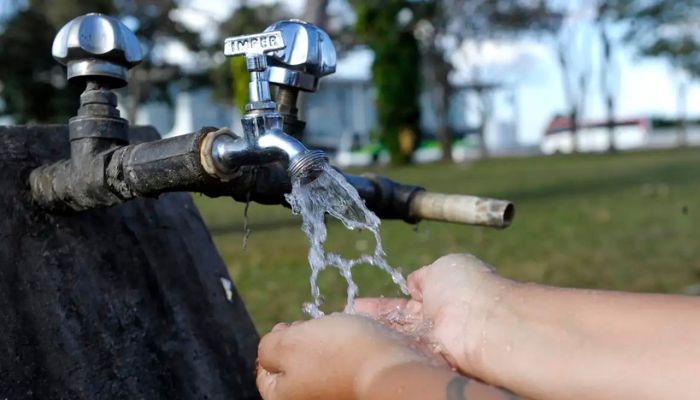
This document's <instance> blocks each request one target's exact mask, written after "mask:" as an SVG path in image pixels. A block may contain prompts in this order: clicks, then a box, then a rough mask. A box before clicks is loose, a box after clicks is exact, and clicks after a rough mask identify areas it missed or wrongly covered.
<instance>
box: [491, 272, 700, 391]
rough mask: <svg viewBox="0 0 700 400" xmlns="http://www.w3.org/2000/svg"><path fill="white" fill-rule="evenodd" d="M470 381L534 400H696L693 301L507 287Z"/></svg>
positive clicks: (697, 338) (698, 346) (697, 306)
mask: <svg viewBox="0 0 700 400" xmlns="http://www.w3.org/2000/svg"><path fill="white" fill-rule="evenodd" d="M487 315H488V316H487V318H486V320H485V321H484V322H483V326H484V330H483V331H482V334H483V336H484V343H483V345H482V347H481V348H480V349H479V350H478V351H479V354H477V358H478V359H479V365H478V368H479V371H477V372H478V375H479V376H480V377H483V378H484V379H486V380H488V381H489V382H491V383H494V384H498V385H502V386H506V387H509V388H510V389H513V390H516V391H517V392H519V393H523V394H525V395H527V396H529V397H532V398H538V399H542V400H545V399H566V398H576V399H619V398H637V399H657V398H674V399H684V398H688V399H690V398H693V399H696V398H700V389H699V388H700V386H698V385H697V377H698V375H697V371H698V365H700V361H698V360H700V334H699V333H698V332H700V299H697V298H690V297H681V296H662V295H641V294H627V293H616V292H603V291H590V290H577V289H559V288H551V287H545V286H539V285H529V284H513V285H512V287H509V288H508V290H507V292H505V291H504V293H503V294H502V299H500V301H495V302H494V304H493V306H492V310H491V312H490V313H488V314H487Z"/></svg>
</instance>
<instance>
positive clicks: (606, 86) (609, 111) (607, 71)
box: [599, 19, 617, 153]
mask: <svg viewBox="0 0 700 400" xmlns="http://www.w3.org/2000/svg"><path fill="white" fill-rule="evenodd" d="M599 25H600V41H601V44H602V48H603V65H602V68H601V69H600V73H601V77H600V84H601V93H603V96H604V102H605V110H606V126H607V130H608V152H609V153H614V152H616V151H617V147H616V144H615V98H614V96H615V87H614V85H613V79H614V70H613V68H614V66H613V59H612V51H613V43H612V41H611V40H610V35H608V31H607V27H606V25H605V21H604V20H602V19H601V20H599Z"/></svg>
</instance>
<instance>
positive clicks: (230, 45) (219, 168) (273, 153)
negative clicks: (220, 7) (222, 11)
mask: <svg viewBox="0 0 700 400" xmlns="http://www.w3.org/2000/svg"><path fill="white" fill-rule="evenodd" d="M288 23H289V24H297V25H300V26H304V28H306V26H305V25H310V24H306V23H303V22H301V21H298V22H295V21H288ZM278 24H279V23H278ZM310 26H311V27H313V29H315V30H318V31H319V32H323V31H321V30H320V29H319V28H316V27H315V26H313V25H310ZM273 27H274V25H273ZM323 35H326V34H325V32H324V33H323ZM285 36H286V37H288V38H290V36H289V35H287V34H284V35H283V31H280V30H274V29H268V30H266V31H265V32H263V33H257V34H252V35H244V36H236V37H231V38H228V39H226V40H225V42H224V55H225V56H227V57H237V56H245V58H246V66H247V69H248V72H249V73H250V83H249V85H248V88H249V97H250V100H249V103H248V104H247V105H246V107H245V110H246V114H245V115H244V116H243V118H242V119H241V122H242V125H243V137H237V136H236V135H234V134H233V133H232V132H231V131H229V130H227V129H222V130H220V131H218V132H217V133H215V134H213V135H211V138H210V140H207V141H206V142H205V143H204V144H203V146H204V147H203V148H204V149H205V155H206V154H210V155H211V160H210V162H204V163H203V165H205V167H206V169H207V172H209V173H210V174H212V175H214V176H217V177H220V178H226V177H227V176H229V175H231V174H232V173H234V172H235V171H236V170H237V169H238V168H240V167H242V166H251V165H262V164H267V163H271V162H275V161H282V162H286V163H287V171H288V174H289V176H290V178H291V179H292V181H294V180H296V179H313V178H314V177H315V176H316V175H317V174H318V172H319V171H320V170H321V168H322V167H323V165H325V164H326V163H327V161H328V159H327V157H326V155H325V153H323V152H322V151H319V150H309V149H307V148H306V147H305V146H304V145H303V144H302V143H301V142H300V141H299V140H298V139H296V138H294V137H293V136H291V135H288V134H287V133H285V132H284V128H283V127H284V119H283V117H282V114H281V113H280V111H279V110H278V109H277V104H276V103H275V102H274V101H272V97H271V95H270V81H269V77H270V76H273V77H277V76H278V75H281V76H282V75H284V73H283V71H285V70H286V69H285V68H284V67H282V66H280V67H273V68H275V69H270V68H269V67H268V56H267V54H270V53H271V54H272V55H271V56H269V59H270V60H272V62H273V63H275V64H282V63H281V62H278V60H282V59H284V58H290V57H291V58H295V57H296V58H297V59H299V58H300V57H302V56H304V57H303V58H304V59H305V60H306V54H307V53H309V49H308V48H306V47H302V46H300V45H299V44H297V43H295V41H292V42H291V43H286V41H285ZM318 36H320V34H317V36H316V37H318ZM326 37H327V35H326ZM291 38H292V39H293V37H291ZM327 42H328V44H327V46H330V47H331V49H332V46H333V45H332V43H330V39H328V41H327ZM307 43H309V45H312V46H315V45H316V43H314V42H311V43H310V42H308V41H307ZM288 45H291V46H292V48H291V49H290V50H292V51H297V52H299V54H298V55H297V56H294V55H293V54H290V53H289V52H285V50H284V49H285V48H286V47H287V46H288ZM295 49H298V50H295ZM302 53H303V54H302ZM332 53H333V54H332V56H333V59H332V62H333V70H335V50H333V51H332ZM275 54H276V55H275ZM301 64H306V62H302V63H301ZM287 65H288V64H287ZM271 71H282V73H281V74H280V72H277V73H276V74H277V75H275V74H272V75H271ZM295 73H296V75H299V76H302V75H303V76H307V77H309V78H312V79H311V81H313V82H311V81H310V82H309V83H305V84H304V85H305V86H304V87H307V88H308V90H311V89H313V90H315V88H316V87H317V82H318V77H316V78H314V77H313V75H310V74H306V73H305V71H302V70H301V69H298V71H291V70H290V73H289V74H288V76H292V75H294V74H295ZM327 73H330V72H326V73H325V74H327ZM300 74H302V75H300ZM275 79H277V78H275ZM280 79H281V78H280ZM287 80H288V81H290V82H291V83H293V82H292V81H293V80H292V79H291V78H290V79H287Z"/></svg>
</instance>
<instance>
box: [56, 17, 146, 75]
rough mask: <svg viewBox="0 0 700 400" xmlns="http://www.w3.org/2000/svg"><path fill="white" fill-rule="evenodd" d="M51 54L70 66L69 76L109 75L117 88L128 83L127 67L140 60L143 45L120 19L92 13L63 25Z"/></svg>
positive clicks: (68, 68)
mask: <svg viewBox="0 0 700 400" xmlns="http://www.w3.org/2000/svg"><path fill="white" fill-rule="evenodd" d="M51 54H52V55H53V57H54V58H55V59H56V60H57V61H58V62H59V63H61V64H63V65H65V66H66V67H67V75H68V79H75V78H89V77H106V78H109V79H110V80H111V82H112V86H113V87H115V88H116V87H121V86H125V85H126V83H127V72H128V70H129V69H130V68H131V67H133V66H135V65H136V64H138V63H139V62H141V44H140V43H139V41H138V39H137V38H136V35H134V32H132V31H131V30H130V29H129V28H127V27H126V25H124V24H123V23H122V22H120V21H119V20H118V19H116V18H113V17H110V16H107V15H102V14H96V13H91V14H86V15H82V16H80V17H77V18H74V19H73V20H71V21H70V22H68V23H67V24H66V25H64V26H63V28H61V30H60V31H59V32H58V34H57V35H56V38H55V39H54V41H53V47H52V49H51Z"/></svg>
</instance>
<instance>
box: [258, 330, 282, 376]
mask: <svg viewBox="0 0 700 400" xmlns="http://www.w3.org/2000/svg"><path fill="white" fill-rule="evenodd" d="M288 330H289V328H281V329H278V330H276V331H274V330H273V331H272V332H270V333H268V334H267V335H265V336H263V337H262V338H261V339H260V343H259V344H258V364H259V365H260V367H262V368H264V369H266V370H267V371H269V372H273V373H278V372H284V357H285V353H284V351H282V350H283V349H282V346H281V342H282V340H283V337H284V335H285V334H287V332H288Z"/></svg>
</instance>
